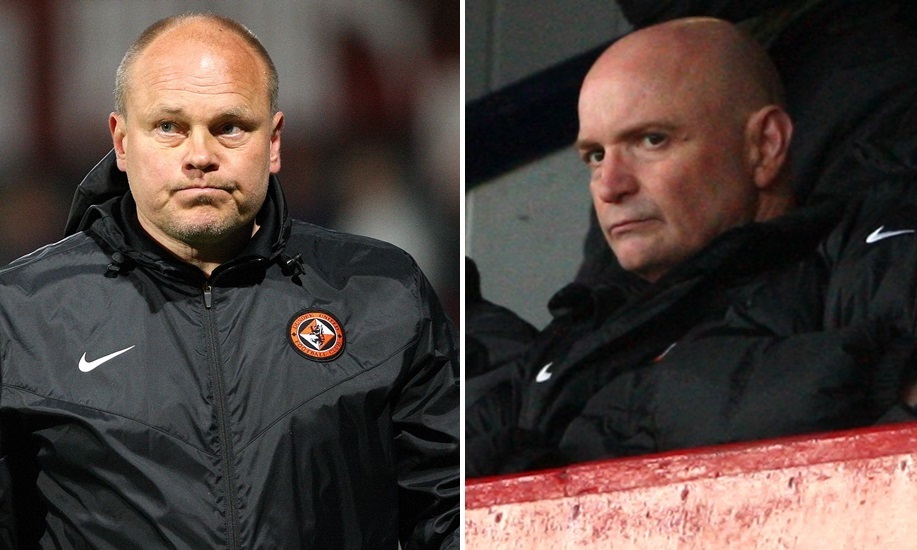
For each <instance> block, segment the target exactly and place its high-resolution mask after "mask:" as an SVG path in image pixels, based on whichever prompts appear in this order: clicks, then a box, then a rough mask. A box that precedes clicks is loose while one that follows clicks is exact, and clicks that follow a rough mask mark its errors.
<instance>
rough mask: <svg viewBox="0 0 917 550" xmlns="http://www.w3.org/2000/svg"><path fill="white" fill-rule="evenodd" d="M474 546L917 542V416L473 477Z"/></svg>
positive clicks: (860, 549)
mask: <svg viewBox="0 0 917 550" xmlns="http://www.w3.org/2000/svg"><path fill="white" fill-rule="evenodd" d="M465 548H466V549H468V550H472V549H482V550H483V549H486V550H498V549H504V548H513V549H535V548H537V549H541V548H547V549H550V550H561V549H574V548H575V549H578V550H579V549H590V548H592V549H599V548H601V549H603V550H607V549H614V550H627V549H641V550H642V549H652V550H665V549H680V550H681V549H704V550H710V549H727V548H728V549H747V548H761V549H785V548H793V549H816V550H817V549H831V550H839V549H851V550H854V549H855V550H865V549H872V548H882V549H892V548H894V549H899V548H901V549H904V548H917V423H907V424H897V425H890V426H882V427H878V428H869V429H859V430H850V431H844V432H833V433H826V434H818V435H815V436H804V437H793V438H784V439H775V440H769V441H761V442H754V443H747V444H734V445H724V446H718V447H707V448H703V449H693V450H689V451H682V452H673V453H666V454H660V455H653V456H648V457H641V458H626V459H614V460H606V461H602V462H596V463H590V464H583V465H577V466H571V467H568V468H563V469H558V470H548V471H543V472H535V473H530V474H523V475H518V476H511V477H501V478H489V479H481V480H469V481H468V483H467V485H466V495H465Z"/></svg>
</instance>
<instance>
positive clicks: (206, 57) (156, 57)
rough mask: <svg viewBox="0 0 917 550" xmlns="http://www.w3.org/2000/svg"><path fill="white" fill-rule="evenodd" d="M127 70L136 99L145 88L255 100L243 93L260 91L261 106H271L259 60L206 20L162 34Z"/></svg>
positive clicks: (240, 42) (242, 43) (236, 39)
mask: <svg viewBox="0 0 917 550" xmlns="http://www.w3.org/2000/svg"><path fill="white" fill-rule="evenodd" d="M131 70H132V72H133V75H132V77H131V78H130V79H129V82H130V84H129V86H131V87H134V86H136V88H137V89H136V90H131V91H132V92H138V93H140V94H142V93H143V91H144V90H143V89H144V88H158V89H162V90H167V89H173V90H181V91H186V92H197V93H208V94H237V95H241V96H243V97H246V99H248V100H256V99H257V98H253V97H248V95H249V94H247V93H245V92H246V91H249V90H250V91H252V92H255V93H261V92H264V95H265V98H264V101H265V102H266V103H268V104H269V102H270V98H269V97H268V90H267V87H268V70H267V67H266V65H265V64H264V62H263V60H261V58H259V57H258V55H257V54H256V53H255V52H254V51H253V50H252V48H251V47H250V45H249V44H247V43H246V42H245V41H244V40H242V39H241V38H240V37H238V36H236V35H234V34H233V33H231V32H228V31H226V30H225V29H222V28H221V27H219V26H216V25H215V24H213V23H210V22H207V21H190V22H187V23H184V24H182V25H179V26H178V27H175V28H173V29H170V30H168V31H166V32H164V33H163V34H162V35H161V36H159V37H157V38H156V39H155V40H154V41H153V42H152V43H151V44H150V45H149V46H148V47H147V48H146V50H145V51H144V52H143V53H142V54H141V55H140V56H139V57H138V59H137V61H136V62H135V63H134V64H133V67H132V69H131ZM139 83H142V85H140V86H137V84H139ZM240 84H241V85H240ZM130 95H131V94H128V96H130Z"/></svg>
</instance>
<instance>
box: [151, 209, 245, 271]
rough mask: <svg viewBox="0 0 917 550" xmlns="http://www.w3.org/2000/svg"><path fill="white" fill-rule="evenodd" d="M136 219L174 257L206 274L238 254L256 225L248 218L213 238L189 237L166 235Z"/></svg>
mask: <svg viewBox="0 0 917 550" xmlns="http://www.w3.org/2000/svg"><path fill="white" fill-rule="evenodd" d="M139 221H140V226H141V227H142V228H143V230H144V231H145V232H146V234H147V235H149V237H150V238H151V239H153V240H154V241H155V242H156V243H157V244H159V246H161V247H163V248H164V249H166V250H167V251H168V252H169V253H171V254H172V255H173V256H174V257H175V258H176V259H177V260H179V261H182V262H184V263H186V264H190V265H193V266H194V267H196V268H198V269H200V270H201V271H202V272H203V273H204V275H206V276H207V277H210V276H211V275H212V274H213V271H214V270H215V269H216V268H218V267H219V266H220V265H222V264H224V263H226V262H228V261H229V260H231V259H233V258H235V257H236V256H238V255H239V253H240V252H242V250H243V249H244V248H245V246H246V245H247V244H248V242H249V240H250V239H251V237H252V236H253V235H254V234H255V233H256V232H257V231H258V229H259V225H258V224H257V223H254V222H252V223H251V224H249V225H246V226H244V227H242V228H239V229H236V230H234V231H233V232H232V234H230V235H221V236H220V237H219V238H218V239H214V240H213V241H200V240H198V241H192V240H187V239H180V238H177V237H175V236H172V235H169V234H167V233H165V232H163V231H162V230H160V229H159V228H158V227H155V226H154V227H148V226H147V224H145V223H144V220H143V219H139Z"/></svg>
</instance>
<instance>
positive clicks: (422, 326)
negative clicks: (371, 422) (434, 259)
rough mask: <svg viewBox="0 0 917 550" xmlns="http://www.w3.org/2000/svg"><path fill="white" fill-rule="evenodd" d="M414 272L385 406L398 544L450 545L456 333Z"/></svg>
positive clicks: (455, 473)
mask: <svg viewBox="0 0 917 550" xmlns="http://www.w3.org/2000/svg"><path fill="white" fill-rule="evenodd" d="M418 273H419V272H418ZM418 278H419V281H420V282H419V297H420V304H421V315H420V318H419V322H418V334H417V339H416V340H415V344H414V347H413V350H412V351H413V357H412V358H411V359H412V360H411V361H410V366H409V367H408V369H407V372H406V373H405V375H404V376H405V378H404V384H403V386H402V387H401V390H400V392H399V395H398V396H397V400H396V403H395V406H394V412H393V418H394V424H395V430H396V433H395V445H396V454H397V461H398V465H397V467H398V472H397V474H398V485H399V491H400V494H399V501H400V505H401V510H400V518H401V519H400V522H401V525H400V529H399V530H400V538H401V545H402V548H404V549H405V550H420V549H431V548H442V549H446V548H448V549H456V550H457V549H458V548H459V536H460V531H459V506H460V504H459V495H460V491H461V471H460V457H459V424H460V419H459V412H460V405H459V382H458V364H459V363H458V348H457V345H456V333H455V328H454V326H453V325H452V323H451V322H450V321H449V319H448V318H447V317H446V315H445V313H444V312H443V311H442V307H441V305H440V303H439V300H438V299H437V297H436V295H435V293H434V291H433V289H432V288H431V287H430V284H429V282H428V281H427V280H426V278H425V277H424V276H423V275H422V274H419V275H418ZM410 351H411V350H409V351H408V352H406V353H407V354H408V355H407V357H409V358H410V357H411V356H410Z"/></svg>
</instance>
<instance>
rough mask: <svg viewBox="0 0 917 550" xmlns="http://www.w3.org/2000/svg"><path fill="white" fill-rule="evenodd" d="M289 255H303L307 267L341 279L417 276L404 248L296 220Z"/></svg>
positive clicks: (293, 224) (415, 268)
mask: <svg viewBox="0 0 917 550" xmlns="http://www.w3.org/2000/svg"><path fill="white" fill-rule="evenodd" d="M286 252H287V254H300V255H301V256H302V259H303V261H304V262H305V263H306V264H307V265H311V266H313V267H316V268H319V269H322V268H323V267H324V268H325V269H322V270H323V271H326V270H331V271H334V272H337V273H339V274H341V275H346V276H355V275H360V274H373V275H379V276H385V275H387V276H393V277H405V276H413V274H414V273H415V272H416V271H418V268H417V265H416V263H415V262H414V259H413V258H412V257H411V256H410V254H408V253H407V252H405V251H404V250H402V249H401V248H399V247H397V246H395V245H393V244H391V243H387V242H385V241H381V240H378V239H374V238H372V237H365V236H361V235H354V234H351V233H344V232H341V231H335V230H333V229H328V228H324V227H320V226H317V225H314V224H310V223H307V222H303V221H299V220H293V223H292V229H291V232H290V237H289V239H288V241H287V246H286Z"/></svg>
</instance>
